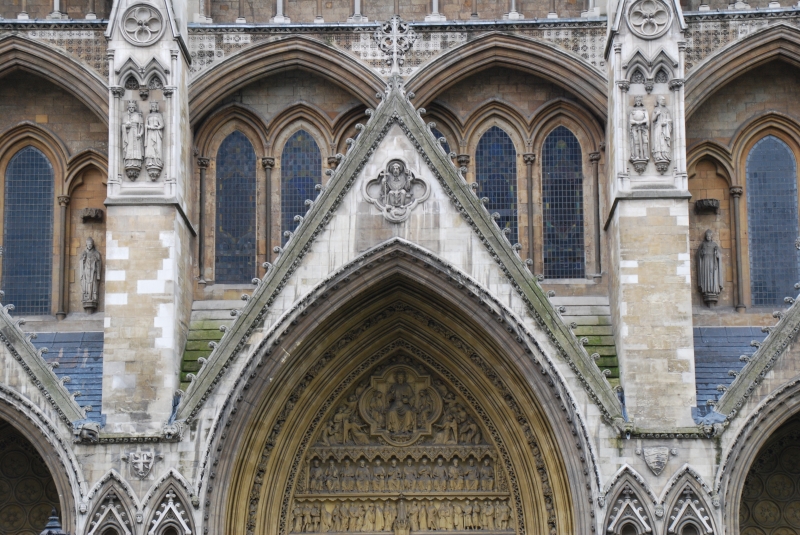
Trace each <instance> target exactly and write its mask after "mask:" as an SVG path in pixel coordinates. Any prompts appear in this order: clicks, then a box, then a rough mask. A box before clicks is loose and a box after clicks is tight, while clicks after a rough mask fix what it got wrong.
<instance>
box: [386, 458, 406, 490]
mask: <svg viewBox="0 0 800 535" xmlns="http://www.w3.org/2000/svg"><path fill="white" fill-rule="evenodd" d="M386 476H387V477H388V480H389V482H388V487H389V491H390V492H400V491H401V490H403V476H402V471H401V470H400V467H399V466H397V459H392V460H391V466H389V468H388V469H387V471H386Z"/></svg>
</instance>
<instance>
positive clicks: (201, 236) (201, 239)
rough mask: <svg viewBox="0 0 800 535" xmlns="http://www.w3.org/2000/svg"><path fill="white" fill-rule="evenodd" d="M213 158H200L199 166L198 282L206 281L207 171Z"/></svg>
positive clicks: (198, 160) (203, 282)
mask: <svg viewBox="0 0 800 535" xmlns="http://www.w3.org/2000/svg"><path fill="white" fill-rule="evenodd" d="M210 163H211V160H210V159H208V158H198V159H197V167H198V168H199V169H200V201H199V204H200V209H199V210H198V213H197V234H198V237H197V271H198V283H200V284H203V285H204V284H205V283H206V268H205V256H206V251H205V241H206V222H205V218H206V172H207V171H208V165H209V164H210Z"/></svg>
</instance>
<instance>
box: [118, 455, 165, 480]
mask: <svg viewBox="0 0 800 535" xmlns="http://www.w3.org/2000/svg"><path fill="white" fill-rule="evenodd" d="M161 458H162V456H161V455H160V454H158V453H156V452H154V451H153V450H146V451H142V450H138V451H132V452H130V453H126V454H124V455H122V460H123V461H125V462H127V463H128V465H129V466H130V468H131V474H133V475H134V476H136V477H138V478H139V479H144V478H146V477H147V476H148V475H150V471H151V470H152V469H153V465H154V464H155V462H156V461H157V460H158V459H161Z"/></svg>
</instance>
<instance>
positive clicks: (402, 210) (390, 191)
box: [363, 159, 431, 401]
mask: <svg viewBox="0 0 800 535" xmlns="http://www.w3.org/2000/svg"><path fill="white" fill-rule="evenodd" d="M363 193H364V198H365V199H366V200H367V202H370V203H372V204H374V205H375V206H377V207H378V209H379V210H380V211H381V212H382V213H383V217H385V218H386V219H387V220H388V221H390V222H392V223H401V222H403V221H405V220H406V219H408V218H409V216H410V215H411V211H412V210H413V209H414V208H415V207H416V206H417V205H418V204H420V203H422V202H424V201H425V200H426V199H427V198H428V197H429V196H430V193H431V189H430V186H429V185H428V183H427V181H425V180H423V179H422V178H420V177H418V176H416V175H415V174H414V173H413V172H412V171H411V170H410V169H408V166H407V165H406V164H405V162H403V161H402V160H397V159H395V160H391V161H390V162H389V163H388V164H387V165H386V170H385V171H381V172H380V173H379V174H378V177H377V178H375V179H372V180H367V181H365V182H364V191H363ZM387 401H388V400H387Z"/></svg>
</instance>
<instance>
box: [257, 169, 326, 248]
mask: <svg viewBox="0 0 800 535" xmlns="http://www.w3.org/2000/svg"><path fill="white" fill-rule="evenodd" d="M328 160H329V161H330V158H329V159H328ZM261 165H262V166H264V173H265V174H266V185H265V187H264V189H265V191H266V199H265V201H266V202H264V232H265V233H266V238H265V239H266V242H267V243H266V249H267V252H266V255H267V262H269V261H270V260H272V170H273V169H274V168H275V158H261Z"/></svg>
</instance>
